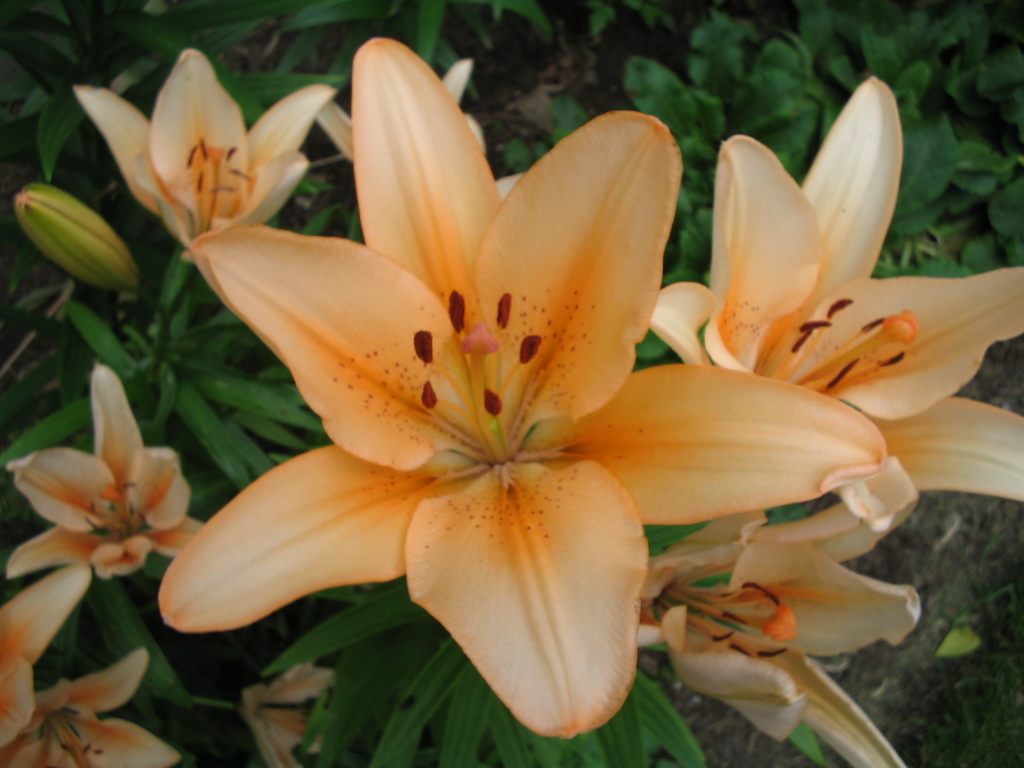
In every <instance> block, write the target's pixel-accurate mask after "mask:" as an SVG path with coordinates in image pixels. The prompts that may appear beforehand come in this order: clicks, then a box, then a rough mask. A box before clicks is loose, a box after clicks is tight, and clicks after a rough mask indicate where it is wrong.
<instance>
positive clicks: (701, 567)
mask: <svg viewBox="0 0 1024 768" xmlns="http://www.w3.org/2000/svg"><path fill="white" fill-rule="evenodd" d="M846 514H847V515H849V513H848V512H847V513H846ZM849 516H850V517H852V515H849ZM809 521H810V518H808V521H804V527H803V528H800V527H799V524H797V526H798V527H797V528H795V529H794V530H792V531H784V530H782V531H777V530H776V529H785V528H786V527H787V525H789V524H783V525H778V526H770V527H768V528H762V527H761V526H763V525H764V523H765V522H766V518H765V516H764V515H763V514H762V513H760V512H757V513H745V514H739V515H734V516H732V517H727V518H721V519H719V520H715V521H713V522H711V523H710V524H708V525H707V526H706V527H705V528H704V529H703V530H701V531H699V532H698V533H696V534H694V535H692V536H690V537H688V538H686V539H684V540H683V541H682V542H680V543H679V544H677V545H675V546H674V547H670V548H669V549H668V550H666V551H665V552H664V553H663V554H661V555H659V556H657V557H654V558H652V559H651V564H650V574H649V576H648V582H647V585H646V586H645V588H644V595H643V603H642V606H643V607H642V611H643V617H642V619H641V622H642V623H641V632H640V636H639V637H640V641H641V643H645V644H649V643H653V642H660V641H662V640H664V641H665V642H667V644H668V650H669V658H670V659H671V661H672V665H673V667H675V669H676V671H677V673H678V674H679V677H680V679H681V680H682V681H683V682H684V683H686V685H688V686H689V687H691V688H693V689H694V690H696V691H699V692H701V693H704V694H707V695H709V696H714V697H715V698H719V699H722V700H723V701H725V702H726V703H728V704H731V705H732V706H734V707H736V708H737V709H738V710H739V711H740V712H741V713H742V714H743V715H744V716H746V717H747V718H748V719H749V720H750V721H751V722H753V723H754V725H756V726H757V727H758V728H760V729H761V730H762V731H764V732H765V733H767V734H769V735H770V736H773V737H775V738H776V739H780V740H781V739H784V738H786V737H787V736H788V735H789V734H790V733H791V732H792V731H793V729H794V728H795V727H796V726H797V725H798V724H799V723H800V722H801V721H803V722H806V723H807V724H808V725H810V726H811V727H812V728H813V729H814V730H815V731H817V732H818V733H819V734H820V735H821V736H822V737H823V738H824V739H825V740H826V741H828V742H829V744H831V745H832V746H833V747H834V748H835V749H836V751H837V752H839V753H840V754H841V755H842V756H843V757H845V758H846V759H847V760H848V761H849V762H850V763H851V764H852V765H854V766H857V768H879V767H880V766H893V767H895V766H901V767H903V768H905V766H904V763H903V761H902V760H900V758H899V756H898V755H897V754H896V752H895V751H894V750H893V748H892V747H891V746H890V745H889V743H888V741H886V739H885V737H884V736H882V734H881V733H879V731H878V729H877V728H876V727H875V726H874V724H872V723H871V721H870V720H869V719H868V718H867V716H866V715H865V714H864V713H863V712H862V711H861V709H860V708H859V707H858V706H857V705H856V704H855V703H854V702H853V700H851V699H850V698H849V697H848V696H847V695H846V694H845V693H843V691H842V690H841V689H840V688H839V686H837V685H836V684H835V683H834V682H833V681H832V679H831V678H830V677H829V676H828V675H827V674H825V672H824V671H823V670H822V669H821V668H820V667H819V666H818V665H817V664H816V663H815V662H814V661H812V660H811V659H810V658H809V657H808V655H807V654H816V655H833V654H837V653H846V652H848V651H852V650H856V649H857V648H861V647H863V646H865V645H868V644H870V643H873V642H875V641H877V640H883V639H884V640H887V641H888V642H890V643H893V644H895V643H898V642H900V641H901V640H902V639H903V637H904V636H905V635H906V634H907V633H908V632H909V631H910V630H911V629H913V627H914V625H915V624H916V623H917V620H918V618H919V616H920V612H921V606H920V601H919V599H918V596H917V593H916V592H915V591H914V589H913V588H912V587H899V586H894V585H891V584H886V583H884V582H880V581H876V580H875V579H869V578H866V577H864V576H859V575H857V574H855V573H853V572H851V571H848V570H846V569H845V568H843V567H842V566H840V565H839V564H838V563H837V562H836V561H835V560H833V559H832V558H831V557H830V556H829V555H828V554H826V553H825V552H823V551H821V549H818V548H816V547H815V546H813V545H812V543H811V540H812V539H811V538H804V535H805V534H813V526H808V525H807V523H808V522H809ZM762 531H763V532H765V533H766V534H768V537H766V539H763V540H759V536H758V535H759V534H760V533H761V532H762ZM772 537H774V538H772Z"/></svg>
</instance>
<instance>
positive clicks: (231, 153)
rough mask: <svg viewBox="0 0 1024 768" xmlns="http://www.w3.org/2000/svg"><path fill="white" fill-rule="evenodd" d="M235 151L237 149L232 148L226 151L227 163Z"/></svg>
mask: <svg viewBox="0 0 1024 768" xmlns="http://www.w3.org/2000/svg"><path fill="white" fill-rule="evenodd" d="M237 151H238V147H232V148H231V149H229V150H228V158H227V159H228V162H231V158H232V157H233V156H234V154H235V152H237Z"/></svg>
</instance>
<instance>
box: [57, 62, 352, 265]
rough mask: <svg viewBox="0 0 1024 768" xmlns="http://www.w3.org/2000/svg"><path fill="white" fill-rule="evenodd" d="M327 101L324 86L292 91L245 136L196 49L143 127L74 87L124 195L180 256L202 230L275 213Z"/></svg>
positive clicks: (108, 95)
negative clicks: (148, 214) (149, 214)
mask: <svg viewBox="0 0 1024 768" xmlns="http://www.w3.org/2000/svg"><path fill="white" fill-rule="evenodd" d="M334 93H335V91H334V89H333V88H330V87H328V86H326V85H310V86H307V87H306V88H302V89H301V90H298V91H296V92H295V93H293V94H291V95H290V96H286V97H285V98H283V99H281V100H280V101H279V102H277V103H276V104H275V105H274V106H273V107H271V108H270V109H269V110H267V112H266V114H264V115H263V117H261V118H260V119H259V120H258V121H257V122H256V124H255V125H254V126H253V127H252V129H251V130H250V131H249V132H248V134H247V133H246V131H245V122H244V121H243V119H242V112H241V110H240V109H239V108H238V104H236V103H235V101H234V99H232V98H231V96H230V95H229V94H228V92H227V91H226V90H224V88H223V86H221V84H220V83H219V82H217V75H216V73H215V72H214V71H213V67H212V66H210V62H209V61H207V59H206V57H205V56H203V54H202V53H200V52H199V51H197V50H193V49H188V50H185V51H182V53H181V56H179V57H178V62H177V64H175V65H174V69H173V70H172V71H171V75H170V77H168V78H167V82H166V83H165V84H164V87H163V88H162V89H161V90H160V93H159V95H158V96H157V99H156V105H155V106H154V107H153V121H152V123H150V121H148V120H147V119H146V118H145V116H144V115H143V114H142V113H141V112H139V110H138V109H136V108H135V107H134V106H133V105H132V104H130V103H129V102H127V101H125V100H124V99H122V98H121V97H120V96H118V95H117V94H115V93H114V92H113V91H110V90H107V89H106V88H96V87H93V86H91V85H78V86H75V96H77V97H78V101H79V103H80V104H81V105H82V108H83V109H85V111H86V113H87V114H88V115H89V117H90V118H92V121H93V122H94V123H95V124H96V127H97V128H98V129H99V131H100V133H102V134H103V137H104V138H105V139H106V140H107V144H109V145H110V151H111V152H112V153H113V155H114V159H115V160H116V161H117V164H118V167H120V169H121V173H122V174H123V175H124V179H125V181H126V182H127V183H128V188H129V189H130V190H131V191H132V194H133V195H135V198H136V199H137V200H138V201H139V202H140V203H142V204H143V205H144V206H146V207H147V208H149V210H151V211H153V212H154V213H156V214H158V215H159V216H160V217H162V218H163V220H164V224H165V225H166V226H167V228H168V229H169V230H170V232H171V234H172V235H174V237H176V238H177V239H178V240H179V241H180V242H181V243H182V244H183V245H184V246H185V247H186V248H188V247H189V246H190V244H191V243H192V239H193V238H195V237H196V236H197V235H200V234H202V233H203V232H207V231H209V230H211V229H218V228H220V227H223V226H225V225H227V224H230V223H232V222H235V221H247V222H253V223H260V222H264V221H266V220H267V219H269V218H270V217H271V216H273V215H274V214H275V213H276V212H277V210H278V209H279V208H280V207H281V206H282V205H284V202H285V201H286V200H287V199H288V196H289V195H290V194H291V193H292V190H293V189H295V185H296V184H298V183H299V181H300V180H301V179H302V177H303V175H305V173H306V168H307V167H308V165H309V163H308V161H307V160H306V157H305V155H303V154H302V153H301V152H299V151H298V149H299V146H300V145H301V144H302V142H303V140H304V139H305V138H306V134H307V133H308V132H309V128H310V126H311V125H312V124H313V121H314V120H315V119H316V115H317V113H318V112H319V111H320V108H321V107H323V105H324V104H325V103H327V102H328V101H329V100H330V99H331V98H333V97H334Z"/></svg>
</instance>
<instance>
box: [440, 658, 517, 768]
mask: <svg viewBox="0 0 1024 768" xmlns="http://www.w3.org/2000/svg"><path fill="white" fill-rule="evenodd" d="M495 701H496V699H495V696H494V694H493V693H491V689H490V688H488V687H487V683H486V682H485V681H484V679H483V678H482V677H480V673H479V672H477V671H476V670H475V669H473V668H470V669H467V670H466V672H465V673H464V674H463V675H462V677H460V678H459V682H458V683H457V684H456V686H455V688H453V689H452V695H451V697H450V698H449V703H448V716H447V717H446V719H445V726H444V739H443V740H442V741H441V746H440V755H439V757H438V767H439V768H463V767H464V766H467V765H473V763H474V761H475V760H476V759H477V757H476V756H477V752H478V751H479V749H480V740H481V739H482V738H483V735H484V731H486V730H487V726H488V723H491V724H492V727H493V722H494V721H493V720H492V712H493V711H495V710H497V709H499V708H500V709H505V706H504V705H503V704H500V702H499V703H498V705H497V706H495ZM498 748H499V750H500V749H501V745H500V743H499V746H498ZM503 759H504V758H503ZM505 765H506V768H507V766H508V765H509V763H507V762H506V763H505Z"/></svg>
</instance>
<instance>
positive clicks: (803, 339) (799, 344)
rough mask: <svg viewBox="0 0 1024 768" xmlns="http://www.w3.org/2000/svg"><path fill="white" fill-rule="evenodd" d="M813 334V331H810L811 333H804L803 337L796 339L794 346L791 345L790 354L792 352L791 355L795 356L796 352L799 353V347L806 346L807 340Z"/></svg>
mask: <svg viewBox="0 0 1024 768" xmlns="http://www.w3.org/2000/svg"><path fill="white" fill-rule="evenodd" d="M813 333H814V331H813V330H811V331H804V335H803V336H801V337H800V338H799V339H797V340H796V344H794V345H793V349H792V350H790V351H791V352H792V353H793V354H794V355H795V354H796V353H797V352H799V351H800V347H802V346H803V345H804V344H806V343H807V340H808V339H809V338H811V334H813Z"/></svg>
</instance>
